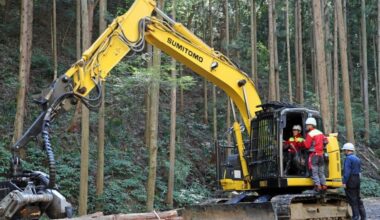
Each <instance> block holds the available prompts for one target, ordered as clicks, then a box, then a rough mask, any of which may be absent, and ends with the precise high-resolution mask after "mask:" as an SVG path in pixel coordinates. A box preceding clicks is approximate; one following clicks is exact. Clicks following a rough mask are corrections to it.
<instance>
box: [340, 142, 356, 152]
mask: <svg viewBox="0 0 380 220" xmlns="http://www.w3.org/2000/svg"><path fill="white" fill-rule="evenodd" d="M342 150H351V151H355V146H354V145H353V144H352V143H345V144H344V145H343V147H342Z"/></svg>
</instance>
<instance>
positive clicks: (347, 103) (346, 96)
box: [335, 0, 355, 143]
mask: <svg viewBox="0 0 380 220" xmlns="http://www.w3.org/2000/svg"><path fill="white" fill-rule="evenodd" d="M335 4H336V10H337V15H338V32H339V35H338V36H339V48H340V59H341V67H342V82H343V101H344V113H345V119H344V121H345V125H346V136H347V140H348V141H349V142H351V143H354V142H355V138H354V129H353V124H352V112H351V97H350V81H349V76H348V63H347V35H346V29H345V26H344V20H343V10H342V2H341V0H335Z"/></svg>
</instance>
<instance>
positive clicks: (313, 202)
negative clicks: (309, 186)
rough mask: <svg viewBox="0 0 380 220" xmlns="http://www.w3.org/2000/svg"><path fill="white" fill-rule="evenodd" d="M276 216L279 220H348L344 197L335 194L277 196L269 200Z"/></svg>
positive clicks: (347, 209)
mask: <svg viewBox="0 0 380 220" xmlns="http://www.w3.org/2000/svg"><path fill="white" fill-rule="evenodd" d="M271 203H272V207H273V210H274V213H275V215H276V218H275V219H279V220H280V219H281V220H287V219H289V220H301V219H309V220H318V219H329V220H335V219H349V216H350V214H349V208H348V204H347V202H346V199H345V197H344V196H342V195H339V194H335V193H325V194H320V193H313V192H312V193H304V194H287V195H278V196H275V197H273V198H272V199H271Z"/></svg>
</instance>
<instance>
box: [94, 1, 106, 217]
mask: <svg viewBox="0 0 380 220" xmlns="http://www.w3.org/2000/svg"><path fill="white" fill-rule="evenodd" d="M106 13H107V0H100V1H99V35H101V34H102V33H103V31H104V30H105V29H106V28H107V22H106V19H105V18H106ZM101 84H102V97H101V100H100V102H101V103H100V108H99V116H98V117H99V118H98V163H97V172H96V196H97V197H98V198H99V197H100V196H102V195H103V191H104V138H105V137H104V136H105V134H104V125H105V120H104V112H105V107H104V104H105V101H104V97H105V95H106V88H105V87H106V82H105V81H103V82H101ZM96 209H97V210H99V211H100V210H101V209H102V207H101V204H99V203H97V204H96Z"/></svg>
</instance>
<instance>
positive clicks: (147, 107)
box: [144, 45, 153, 147]
mask: <svg viewBox="0 0 380 220" xmlns="http://www.w3.org/2000/svg"><path fill="white" fill-rule="evenodd" d="M147 52H148V54H149V56H150V57H151V58H150V60H148V63H147V68H148V70H150V71H151V70H152V66H153V46H152V45H148V46H147ZM145 110H146V112H145V132H144V140H145V146H147V147H149V146H150V143H149V140H150V135H149V131H150V129H149V124H150V111H149V110H150V85H149V86H147V91H146V94H145Z"/></svg>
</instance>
